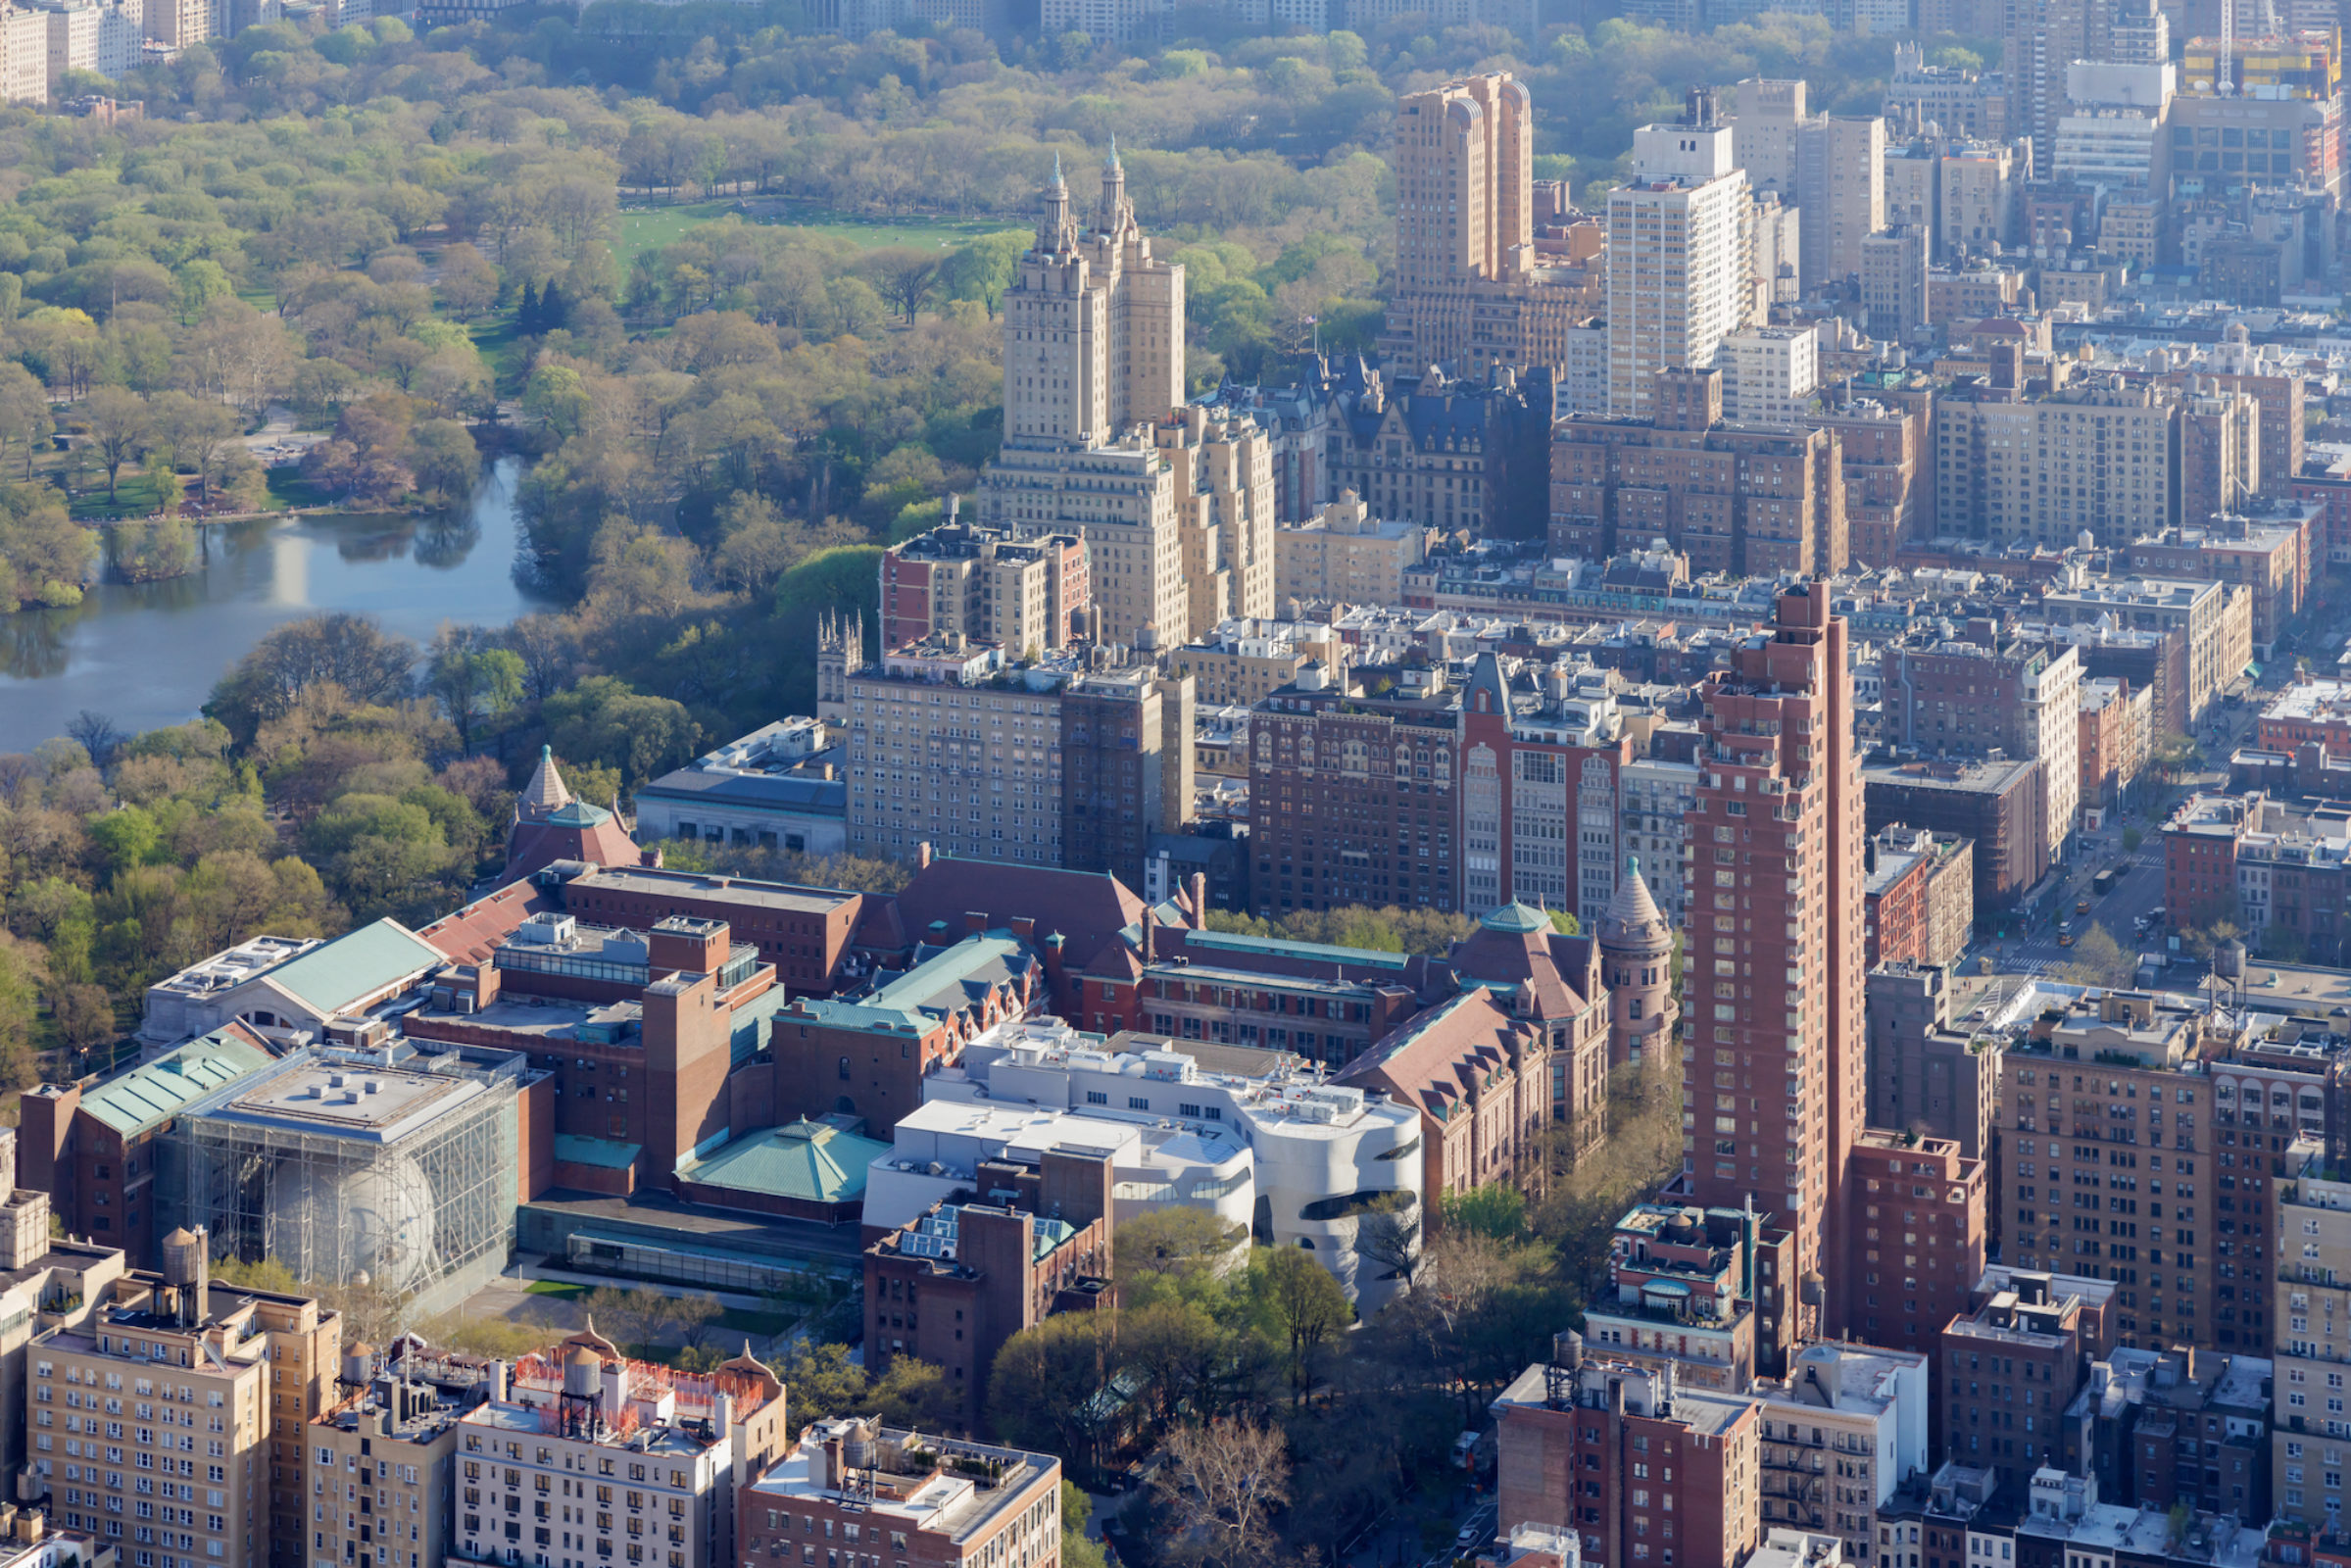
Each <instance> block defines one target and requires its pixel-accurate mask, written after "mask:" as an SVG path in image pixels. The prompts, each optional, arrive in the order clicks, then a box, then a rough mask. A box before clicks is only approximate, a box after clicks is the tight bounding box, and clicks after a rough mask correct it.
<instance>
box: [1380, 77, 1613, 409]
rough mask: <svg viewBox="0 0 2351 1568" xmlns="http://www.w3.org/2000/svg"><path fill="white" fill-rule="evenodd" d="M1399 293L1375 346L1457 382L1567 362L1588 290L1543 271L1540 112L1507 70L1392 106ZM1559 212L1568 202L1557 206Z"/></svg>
mask: <svg viewBox="0 0 2351 1568" xmlns="http://www.w3.org/2000/svg"><path fill="white" fill-rule="evenodd" d="M1389 156H1390V158H1391V160H1392V161H1393V163H1394V164H1395V166H1396V297H1395V300H1394V302H1393V303H1392V304H1391V305H1390V307H1389V311H1388V320H1387V325H1386V329H1385V330H1384V331H1383V332H1382V334H1381V337H1380V350H1381V353H1382V355H1383V357H1385V358H1386V359H1387V360H1388V362H1389V363H1390V364H1391V365H1396V366H1404V367H1409V368H1413V369H1416V370H1417V369H1420V368H1426V367H1428V366H1431V365H1443V366H1445V367H1446V368H1448V369H1450V370H1452V371H1454V372H1455V373H1456V374H1460V375H1475V374H1482V373H1485V372H1487V371H1490V370H1493V369H1495V368H1501V367H1517V366H1532V365H1563V364H1565V363H1566V362H1567V360H1568V358H1569V355H1568V347H1569V344H1570V342H1571V338H1570V336H1569V334H1570V333H1571V332H1572V331H1573V330H1574V329H1575V328H1576V327H1578V326H1580V325H1581V324H1583V322H1584V321H1585V319H1587V318H1589V317H1590V316H1591V314H1592V300H1591V299H1590V297H1589V295H1588V294H1587V293H1586V291H1584V290H1582V289H1579V288H1577V287H1574V286H1572V285H1570V284H1568V283H1565V282H1562V281H1559V279H1558V274H1557V273H1556V272H1542V271H1539V270H1538V261H1537V257H1536V254H1535V111H1534V105H1533V101H1532V100H1531V99H1530V98H1529V97H1528V95H1527V89H1526V87H1525V85H1524V84H1522V83H1520V82H1517V81H1514V80H1512V79H1511V77H1510V75H1509V73H1506V72H1496V73H1491V74H1488V75H1483V76H1468V77H1464V78H1463V79H1461V80H1459V81H1449V82H1446V83H1445V85H1444V86H1442V87H1434V88H1431V89H1429V90H1428V91H1426V92H1416V93H1410V94H1407V95H1406V96H1405V97H1404V98H1402V99H1401V100H1400V101H1399V102H1398V103H1397V104H1396V141H1395V148H1394V151H1393V152H1391V153H1390V155H1389ZM1562 205H1563V203H1562Z"/></svg>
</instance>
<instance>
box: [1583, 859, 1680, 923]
mask: <svg viewBox="0 0 2351 1568" xmlns="http://www.w3.org/2000/svg"><path fill="white" fill-rule="evenodd" d="M1664 933H1665V913H1664V911H1663V910H1661V909H1659V908H1658V907H1657V901H1656V900H1655V899H1654V898H1652V897H1651V896H1650V895H1649V884H1648V883H1647V881H1646V880H1644V879H1643V878H1642V876H1641V858H1640V857H1639V856H1636V855H1628V856H1626V857H1625V874H1624V875H1623V876H1621V877H1618V878H1617V879H1616V896H1615V897H1614V898H1612V899H1610V900H1609V901H1608V908H1607V912H1606V913H1604V914H1602V915H1601V916H1600V932H1599V935H1600V940H1601V941H1602V942H1609V941H1615V940H1621V939H1623V938H1626V937H1633V938H1646V937H1655V936H1659V935H1663V934H1664Z"/></svg>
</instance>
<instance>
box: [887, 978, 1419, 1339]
mask: <svg viewBox="0 0 2351 1568" xmlns="http://www.w3.org/2000/svg"><path fill="white" fill-rule="evenodd" d="M1184 1044H1185V1043H1184V1042H1173V1041H1171V1042H1168V1049H1165V1050H1155V1051H1115V1052H1114V1051H1112V1050H1111V1049H1110V1043H1109V1042H1108V1041H1107V1040H1105V1039H1104V1038H1103V1037H1102V1036H1101V1035H1093V1034H1086V1033H1083V1032H1081V1031H1079V1030H1076V1029H1072V1028H1071V1027H1069V1025H1068V1024H1066V1023H1064V1022H1062V1021H1060V1020H1059V1019H1052V1018H1046V1019H1028V1020H1024V1021H1022V1022H1020V1023H1017V1024H1011V1025H1007V1026H1005V1027H1004V1028H1002V1029H999V1030H997V1031H994V1032H993V1033H991V1034H989V1035H988V1036H985V1037H983V1038H982V1039H980V1040H977V1041H974V1042H973V1043H972V1044H971V1045H970V1046H969V1047H968V1048H966V1050H965V1051H964V1054H963V1061H962V1065H961V1067H960V1068H957V1069H951V1070H949V1071H948V1072H945V1073H942V1074H940V1075H939V1076H937V1077H934V1078H931V1079H929V1080H926V1085H925V1089H926V1094H927V1096H928V1100H929V1103H926V1104H925V1105H924V1106H923V1108H922V1110H921V1111H919V1112H917V1113H916V1114H915V1115H914V1116H912V1117H909V1118H908V1119H907V1120H906V1122H903V1123H901V1124H900V1127H899V1130H898V1145H897V1148H896V1150H895V1151H894V1152H893V1156H892V1158H891V1159H889V1160H883V1161H877V1162H876V1163H875V1165H874V1167H873V1173H872V1175H871V1177H870V1178H869V1179H868V1183H867V1187H866V1215H865V1218H866V1223H867V1224H868V1225H871V1224H875V1223H881V1222H886V1221H887V1218H888V1212H896V1210H897V1209H898V1208H900V1207H903V1206H904V1204H905V1203H906V1201H909V1200H910V1199H911V1198H912V1196H913V1195H914V1193H915V1192H916V1191H918V1188H917V1187H916V1185H915V1183H916V1181H917V1180H918V1179H924V1180H930V1181H937V1180H939V1179H941V1178H939V1177H933V1176H931V1175H930V1174H929V1171H928V1166H929V1164H930V1163H932V1162H933V1161H934V1160H935V1161H936V1162H937V1163H939V1164H940V1165H941V1166H942V1167H943V1168H944V1167H947V1166H949V1165H951V1164H954V1163H955V1162H956V1161H957V1160H960V1159H963V1158H966V1157H969V1156H970V1155H972V1154H974V1153H978V1152H983V1150H984V1146H985V1145H986V1144H987V1143H989V1142H990V1141H992V1140H994V1139H996V1138H998V1137H999V1136H1000V1135H1004V1136H1005V1141H1004V1142H1003V1143H1001V1144H999V1145H998V1146H997V1147H998V1148H999V1149H1000V1150H1025V1151H1031V1152H1030V1153H1029V1155H1028V1157H1029V1158H1031V1159H1034V1158H1036V1157H1040V1156H1041V1154H1042V1152H1043V1150H1044V1149H1045V1148H1047V1147H1059V1148H1072V1149H1081V1148H1083V1149H1097V1150H1106V1151H1109V1152H1112V1174H1113V1179H1114V1182H1115V1185H1114V1187H1113V1189H1112V1195H1111V1196H1112V1210H1111V1212H1112V1221H1113V1223H1114V1224H1116V1223H1120V1222H1123V1221H1125V1220H1127V1219H1129V1218H1131V1217H1134V1216H1135V1215H1138V1214H1141V1213H1145V1212H1148V1211H1149V1210H1150V1209H1151V1208H1153V1207H1156V1206H1161V1205H1164V1204H1169V1203H1183V1204H1186V1205H1188V1206H1192V1207H1200V1208H1208V1209H1210V1210H1212V1211H1213V1212H1215V1213H1217V1214H1219V1215H1221V1216H1223V1217H1225V1218H1227V1219H1229V1220H1231V1221H1233V1222H1234V1223H1236V1224H1246V1225H1248V1226H1249V1229H1250V1231H1251V1232H1252V1233H1253V1235H1254V1236H1255V1237H1256V1239H1257V1240H1258V1241H1260V1242H1263V1243H1266V1244H1269V1245H1272V1246H1276V1247H1297V1248H1301V1249H1303V1250H1307V1251H1310V1252H1312V1253H1313V1254H1314V1257H1315V1260H1316V1261H1317V1262H1319V1263H1321V1264H1322V1265H1323V1267H1325V1268H1327V1269H1329V1270H1330V1271H1331V1273H1332V1274H1333V1275H1334V1276H1336V1277H1337V1278H1338V1280H1339V1283H1340V1284H1341V1285H1342V1286H1343V1287H1345V1288H1346V1290H1347V1295H1348V1296H1349V1297H1350V1298H1351V1299H1353V1300H1354V1301H1355V1303H1356V1306H1357V1309H1358V1310H1359V1311H1361V1312H1363V1313H1364V1314H1366V1315H1368V1314H1369V1313H1372V1312H1375V1311H1377V1310H1378V1309H1379V1308H1380V1307H1382V1306H1384V1305H1386V1304H1387V1303H1388V1301H1389V1300H1390V1299H1392V1298H1394V1297H1395V1296H1396V1293H1397V1292H1398V1291H1399V1290H1401V1289H1402V1286H1401V1284H1400V1283H1399V1282H1398V1281H1397V1280H1396V1279H1395V1278H1394V1277H1393V1276H1394V1273H1395V1270H1394V1269H1393V1268H1392V1267H1390V1266H1389V1265H1387V1264H1385V1263H1381V1262H1378V1261H1375V1260H1373V1259H1369V1258H1366V1257H1365V1256H1363V1255H1362V1254H1361V1253H1360V1252H1358V1250H1357V1241H1358V1238H1359V1235H1360V1230H1361V1222H1362V1215H1363V1214H1364V1212H1366V1210H1367V1209H1369V1208H1370V1207H1372V1206H1373V1205H1389V1206H1393V1208H1394V1209H1395V1210H1396V1213H1397V1214H1398V1216H1399V1217H1400V1218H1401V1219H1402V1220H1403V1221H1404V1222H1405V1223H1406V1224H1407V1225H1409V1226H1410V1227H1412V1228H1413V1233H1414V1235H1415V1236H1417V1231H1418V1226H1419V1224H1420V1221H1421V1218H1422V1216H1421V1212H1420V1202H1421V1191H1420V1186H1421V1169H1422V1159H1421V1147H1420V1117H1419V1113H1418V1112H1417V1111H1415V1110H1414V1109H1412V1108H1411V1107H1410V1106H1407V1105H1400V1104H1396V1103H1393V1102H1391V1101H1388V1100H1385V1099H1381V1098H1378V1097H1376V1096H1372V1095H1367V1094H1366V1093H1365V1092H1364V1091H1363V1090H1360V1089H1350V1088H1343V1087H1340V1086H1337V1085H1334V1084H1330V1083H1328V1082H1326V1081H1325V1080H1324V1079H1323V1077H1322V1076H1321V1075H1320V1074H1319V1073H1316V1072H1314V1071H1312V1070H1311V1069H1307V1068H1296V1069H1290V1070H1283V1071H1276V1072H1271V1073H1266V1074H1263V1075H1250V1074H1248V1073H1243V1072H1225V1071H1214V1070H1210V1069H1207V1068H1203V1067H1202V1066H1201V1065H1200V1062H1199V1061H1198V1060H1197V1059H1195V1057H1193V1056H1192V1055H1190V1054H1186V1053H1185V1052H1184V1050H1183V1046H1184ZM1230 1055H1235V1056H1237V1055H1240V1053H1230ZM1040 1113H1044V1114H1043V1115H1042V1116H1041V1115H1040ZM958 1118H961V1119H960V1120H959V1119H958ZM998 1118H1004V1119H1002V1120H999V1119H998ZM1021 1119H1027V1120H1026V1123H1025V1126H1022V1125H1019V1123H1020V1121H1021ZM1019 1139H1025V1140H1026V1142H1019V1141H1017V1140H1019ZM1048 1139H1050V1140H1052V1143H1051V1144H1050V1145H1049V1144H1048V1142H1047V1140H1048ZM959 1140H964V1141H959ZM917 1156H920V1157H917ZM909 1164H911V1165H914V1166H916V1167H917V1168H916V1169H914V1170H908V1169H906V1168H903V1167H905V1166H906V1165H909ZM885 1167H892V1168H885ZM901 1189H904V1193H903V1194H902V1193H901ZM877 1194H880V1195H883V1196H884V1202H885V1204H886V1205H887V1212H885V1211H883V1210H878V1209H877V1207H876V1195H877ZM934 1196H944V1194H943V1193H942V1194H935V1195H934ZM907 1212H909V1213H911V1212H913V1210H908V1211H907ZM1415 1245H1417V1244H1415Z"/></svg>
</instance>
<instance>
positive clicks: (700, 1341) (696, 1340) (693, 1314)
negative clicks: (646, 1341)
mask: <svg viewBox="0 0 2351 1568" xmlns="http://www.w3.org/2000/svg"><path fill="white" fill-rule="evenodd" d="M725 1314H726V1308H725V1307H722V1306H720V1305H719V1304H718V1299H717V1298H716V1297H714V1296H673V1297H671V1298H669V1326H670V1327H671V1328H673V1329H674V1330H676V1332H677V1337H678V1338H679V1340H681V1341H682V1342H684V1344H685V1347H686V1348H687V1349H689V1350H701V1349H707V1348H709V1347H710V1336H711V1335H713V1334H715V1333H717V1332H718V1320H719V1318H721V1317H723V1316H724V1315H725Z"/></svg>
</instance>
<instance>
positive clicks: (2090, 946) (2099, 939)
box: [2065, 925, 2136, 986]
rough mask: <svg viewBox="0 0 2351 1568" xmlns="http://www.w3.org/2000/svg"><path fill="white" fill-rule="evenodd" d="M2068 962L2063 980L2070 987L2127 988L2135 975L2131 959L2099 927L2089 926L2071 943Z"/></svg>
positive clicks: (2109, 934)
mask: <svg viewBox="0 0 2351 1568" xmlns="http://www.w3.org/2000/svg"><path fill="white" fill-rule="evenodd" d="M2072 960H2073V961H2071V962H2070V963H2068V964H2067V965H2066V966H2065V977H2066V979H2067V980H2068V982H2070V983H2071V984H2074V985H2080V986H2128V985H2129V984H2131V978H2132V976H2133V974H2134V973H2135V972H2136V965H2135V961H2134V960H2133V959H2132V958H2131V955H2130V954H2128V953H2126V952H2124V951H2123V945H2122V944H2121V943H2119V942H2117V941H2116V940H2115V939H2114V933H2113V932H2111V931H2109V930H2107V929H2106V927H2104V926H2102V925H2092V926H2090V927H2089V929H2088V930H2086V931H2083V932H2082V934H2081V935H2079V936H2078V937H2076V938H2075V939H2074V951H2073V955H2072Z"/></svg>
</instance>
